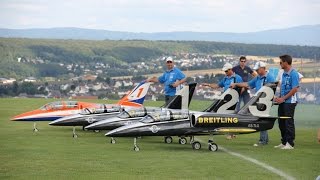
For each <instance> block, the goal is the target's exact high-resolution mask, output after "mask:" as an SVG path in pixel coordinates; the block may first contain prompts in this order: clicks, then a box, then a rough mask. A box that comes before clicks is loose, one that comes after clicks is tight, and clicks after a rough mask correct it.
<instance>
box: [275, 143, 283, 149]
mask: <svg viewBox="0 0 320 180" xmlns="http://www.w3.org/2000/svg"><path fill="white" fill-rule="evenodd" d="M284 146H285V145H283V144H282V143H281V144H279V145H278V146H274V148H283V147H284Z"/></svg>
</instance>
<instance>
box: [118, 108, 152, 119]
mask: <svg viewBox="0 0 320 180" xmlns="http://www.w3.org/2000/svg"><path fill="white" fill-rule="evenodd" d="M146 114H147V112H146V109H145V108H139V109H129V110H124V111H122V112H121V113H120V114H119V115H118V117H119V118H134V117H143V116H145V115H146Z"/></svg>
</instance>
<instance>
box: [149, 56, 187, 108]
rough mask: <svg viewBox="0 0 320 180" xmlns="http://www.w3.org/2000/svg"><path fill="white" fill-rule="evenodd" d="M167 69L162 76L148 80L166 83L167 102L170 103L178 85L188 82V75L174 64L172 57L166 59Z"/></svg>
mask: <svg viewBox="0 0 320 180" xmlns="http://www.w3.org/2000/svg"><path fill="white" fill-rule="evenodd" d="M165 62H166V66H167V70H166V71H165V72H164V73H163V75H162V76H160V77H158V78H157V77H152V78H150V79H147V80H146V81H147V82H160V83H162V84H164V93H165V103H166V105H168V103H169V102H170V101H171V100H172V99H173V97H174V96H175V94H176V87H178V86H179V85H180V84H183V83H184V82H186V79H187V78H186V76H185V75H184V74H183V73H182V71H181V70H180V69H178V68H176V67H175V66H174V63H173V59H172V57H167V58H166V59H165Z"/></svg>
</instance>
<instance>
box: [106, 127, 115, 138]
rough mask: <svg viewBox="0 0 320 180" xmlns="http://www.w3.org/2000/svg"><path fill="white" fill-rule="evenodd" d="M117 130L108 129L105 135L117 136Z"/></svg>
mask: <svg viewBox="0 0 320 180" xmlns="http://www.w3.org/2000/svg"><path fill="white" fill-rule="evenodd" d="M117 132H118V130H117V129H114V130H112V131H109V132H107V133H106V134H105V136H109V137H116V136H117Z"/></svg>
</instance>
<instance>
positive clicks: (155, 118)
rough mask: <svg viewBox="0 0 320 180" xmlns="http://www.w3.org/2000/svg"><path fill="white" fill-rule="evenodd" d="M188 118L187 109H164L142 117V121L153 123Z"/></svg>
mask: <svg viewBox="0 0 320 180" xmlns="http://www.w3.org/2000/svg"><path fill="white" fill-rule="evenodd" d="M188 118H189V111H186V110H162V111H159V112H154V113H152V114H149V115H147V116H145V117H144V118H143V119H141V122H143V123H152V122H160V121H174V120H180V119H188Z"/></svg>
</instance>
